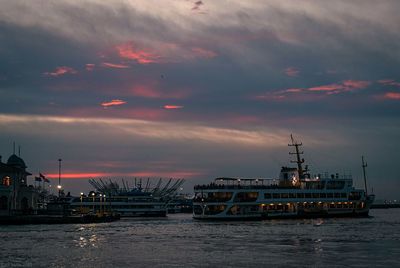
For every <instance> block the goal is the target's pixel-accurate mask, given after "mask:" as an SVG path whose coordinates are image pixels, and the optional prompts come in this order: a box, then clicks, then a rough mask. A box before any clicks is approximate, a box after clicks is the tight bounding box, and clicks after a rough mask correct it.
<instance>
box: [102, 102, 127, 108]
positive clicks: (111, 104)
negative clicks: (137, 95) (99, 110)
mask: <svg viewBox="0 0 400 268" xmlns="http://www.w3.org/2000/svg"><path fill="white" fill-rule="evenodd" d="M122 104H126V101H123V100H112V101H108V102H103V103H101V106H103V107H109V106H117V105H122Z"/></svg>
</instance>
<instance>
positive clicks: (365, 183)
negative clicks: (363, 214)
mask: <svg viewBox="0 0 400 268" xmlns="http://www.w3.org/2000/svg"><path fill="white" fill-rule="evenodd" d="M361 160H362V168H363V175H364V186H365V195H366V196H368V189H367V177H366V176H365V168H366V167H367V166H368V164H367V162H364V156H361Z"/></svg>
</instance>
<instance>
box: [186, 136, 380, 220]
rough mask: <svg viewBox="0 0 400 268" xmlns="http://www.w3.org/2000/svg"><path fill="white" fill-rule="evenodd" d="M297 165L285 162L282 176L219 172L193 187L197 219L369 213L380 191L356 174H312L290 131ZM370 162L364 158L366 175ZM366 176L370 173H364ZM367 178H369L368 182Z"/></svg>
mask: <svg viewBox="0 0 400 268" xmlns="http://www.w3.org/2000/svg"><path fill="white" fill-rule="evenodd" d="M291 141H292V143H291V144H289V146H293V147H294V148H295V152H293V153H290V154H293V155H295V156H296V160H295V161H292V162H294V163H297V167H282V168H281V171H280V175H279V178H276V179H265V178H216V179H215V180H214V182H212V183H210V184H207V185H196V186H195V187H194V191H195V197H194V199H193V218H195V219H225V220H232V219H270V218H314V217H346V216H349V217H360V216H368V212H369V209H370V207H371V205H372V204H373V201H374V199H375V195H373V194H370V195H368V193H367V188H365V190H364V189H356V188H355V187H354V186H353V179H352V176H351V175H339V174H338V173H335V174H330V175H328V174H327V173H325V174H316V175H313V176H312V175H310V173H309V170H308V167H307V166H305V168H303V163H304V159H301V158H300V155H301V154H302V152H300V151H299V147H300V146H302V143H297V142H295V141H294V139H293V137H292V136H291ZM365 167H366V165H364V161H363V168H364V175H365ZM364 179H365V176H364ZM365 184H366V182H365Z"/></svg>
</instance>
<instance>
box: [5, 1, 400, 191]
mask: <svg viewBox="0 0 400 268" xmlns="http://www.w3.org/2000/svg"><path fill="white" fill-rule="evenodd" d="M205 6H206V7H207V12H206V13H204V7H205ZM399 8H400V4H399V3H398V2H395V1H379V3H377V2H376V1H363V4H362V5H360V3H359V2H357V1H350V2H349V1H333V2H329V3H326V2H325V1H304V3H303V4H302V5H294V4H293V3H292V1H279V3H274V2H268V3H257V2H254V1H237V2H236V1H211V2H207V3H206V4H205V3H204V2H202V1H184V0H182V1H173V2H168V3H167V2H159V1H157V2H156V1H148V0H146V1H134V2H132V3H128V2H121V1H108V2H107V3H106V2H103V1H91V2H90V3H85V4H82V3H71V2H68V1H57V2H54V3H47V4H41V5H39V4H37V3H35V2H26V1H3V2H2V8H1V10H0V58H1V59H2V60H1V62H0V97H1V98H0V107H1V108H0V115H1V117H0V127H1V129H2V131H1V134H0V145H1V146H2V147H1V148H8V147H9V146H8V144H10V143H11V142H12V141H13V140H21V141H23V143H27V141H31V142H29V144H25V145H24V148H26V149H25V150H24V151H25V152H26V156H27V159H26V161H27V162H28V163H29V162H30V161H32V164H31V165H30V167H32V168H33V169H34V170H37V169H44V170H48V171H49V172H54V167H53V162H52V161H53V159H58V157H59V156H60V154H62V155H63V157H64V156H65V158H66V160H68V161H69V163H70V167H69V171H70V172H71V173H73V172H75V173H76V174H81V173H84V172H87V173H96V172H100V173H104V174H106V173H107V174H122V173H123V174H133V173H135V172H136V173H135V174H139V173H140V172H141V173H140V174H149V170H151V168H152V166H153V167H154V171H156V172H158V173H157V174H159V173H163V172H164V173H165V174H187V175H188V176H191V175H190V174H192V175H193V178H194V179H195V180H197V181H206V180H209V179H211V177H212V176H219V175H222V176H225V175H226V176H235V175H239V176H274V175H276V172H277V169H278V168H279V166H280V165H281V164H285V163H286V160H287V155H286V148H285V145H286V143H287V142H286V138H287V137H288V135H289V134H290V133H292V132H294V133H296V134H297V135H299V136H300V139H303V140H304V141H305V144H309V147H310V157H311V162H313V163H312V164H313V165H314V166H315V168H316V169H317V168H318V167H319V168H321V169H329V168H330V167H335V168H338V169H340V168H345V169H352V170H358V168H359V163H358V160H359V159H358V158H359V155H360V154H365V155H366V156H367V157H368V158H369V162H370V163H374V162H375V163H376V169H375V168H374V169H373V168H371V177H372V180H373V183H374V184H375V185H376V186H375V187H376V188H375V189H377V190H378V189H379V191H380V193H381V194H384V193H385V191H386V190H388V191H387V194H388V195H391V196H395V193H394V192H390V191H389V188H385V187H381V188H379V187H380V186H379V185H380V182H381V181H380V179H381V177H380V174H383V175H382V177H385V178H387V179H385V180H386V181H385V182H382V185H388V184H389V183H388V181H390V182H391V183H392V184H396V182H395V181H396V178H397V172H396V170H394V168H393V167H395V166H398V165H397V163H396V162H395V161H396V160H395V159H397V158H396V154H397V152H398V151H399V149H400V148H396V146H397V145H396V144H397V143H396V138H395V137H397V136H398V135H399V134H400V132H399V129H398V128H397V127H396V126H397V125H398V124H399V123H400V122H399V119H398V118H399V116H400V109H399V107H400V106H399V101H400V90H399V86H398V84H399V81H400V77H399V73H398V66H399V61H400V56H399V54H398V53H396V52H397V51H399V49H400V47H399V46H400V34H399V32H398V25H400V17H399V16H398V14H397V10H398V9H399ZM190 9H193V10H190ZM193 11H196V12H195V13H194V12H193ZM197 12H203V13H202V15H201V16H195V15H197ZM104 107H108V108H104ZM29 116H31V117H29ZM35 116H37V117H35ZM47 117H51V118H53V119H51V120H50V119H46V120H44V119H43V120H44V121H43V120H42V121H41V120H39V119H38V118H47ZM63 118H64V119H63ZM78 119H82V120H83V121H79V120H78ZM63 120H64V121H63ZM77 120H78V121H77ZM96 120H97V121H96ZM119 120H128V121H122V122H121V121H119ZM129 120H133V121H129ZM135 120H138V121H135ZM153 124H155V125H153ZM129 125H130V126H129ZM93 137H96V138H93ZM271 137H273V138H271ZM270 143H271V144H273V146H271V144H270ZM393 144H394V145H393ZM255 145H256V146H255ZM278 145H279V146H278ZM7 146H8V147H7ZM397 147H398V146H397ZM38 151H39V152H40V155H42V156H43V157H41V158H42V159H41V158H38V157H35V155H36V153H37V152H38ZM1 153H2V154H3V155H7V153H9V150H6V149H4V151H3V152H1ZM343 155H345V157H343ZM77 156H79V157H80V158H81V159H75V158H76V157H77ZM313 159H325V160H326V162H322V161H321V162H317V161H312V160H313ZM266 162H268V163H267V164H266ZM66 163H67V162H66ZM82 163H87V164H82ZM102 163H104V165H103V166H102ZM132 163H134V164H132ZM154 163H158V164H157V165H158V166H157V165H154ZM161 163H162V164H161ZM56 164H57V163H56ZM86 169H87V170H86ZM145 172H147V173H145ZM174 172H175V173H174ZM179 172H180V173H179ZM355 173H356V172H355ZM397 185H398V183H397ZM391 188H392V189H395V187H391Z"/></svg>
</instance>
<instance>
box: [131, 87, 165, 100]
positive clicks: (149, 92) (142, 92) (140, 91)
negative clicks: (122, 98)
mask: <svg viewBox="0 0 400 268" xmlns="http://www.w3.org/2000/svg"><path fill="white" fill-rule="evenodd" d="M132 93H133V95H134V96H138V97H144V98H162V96H163V94H162V92H160V91H158V90H157V89H155V88H153V87H152V86H147V85H139V86H135V87H134V88H133V89H132Z"/></svg>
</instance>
